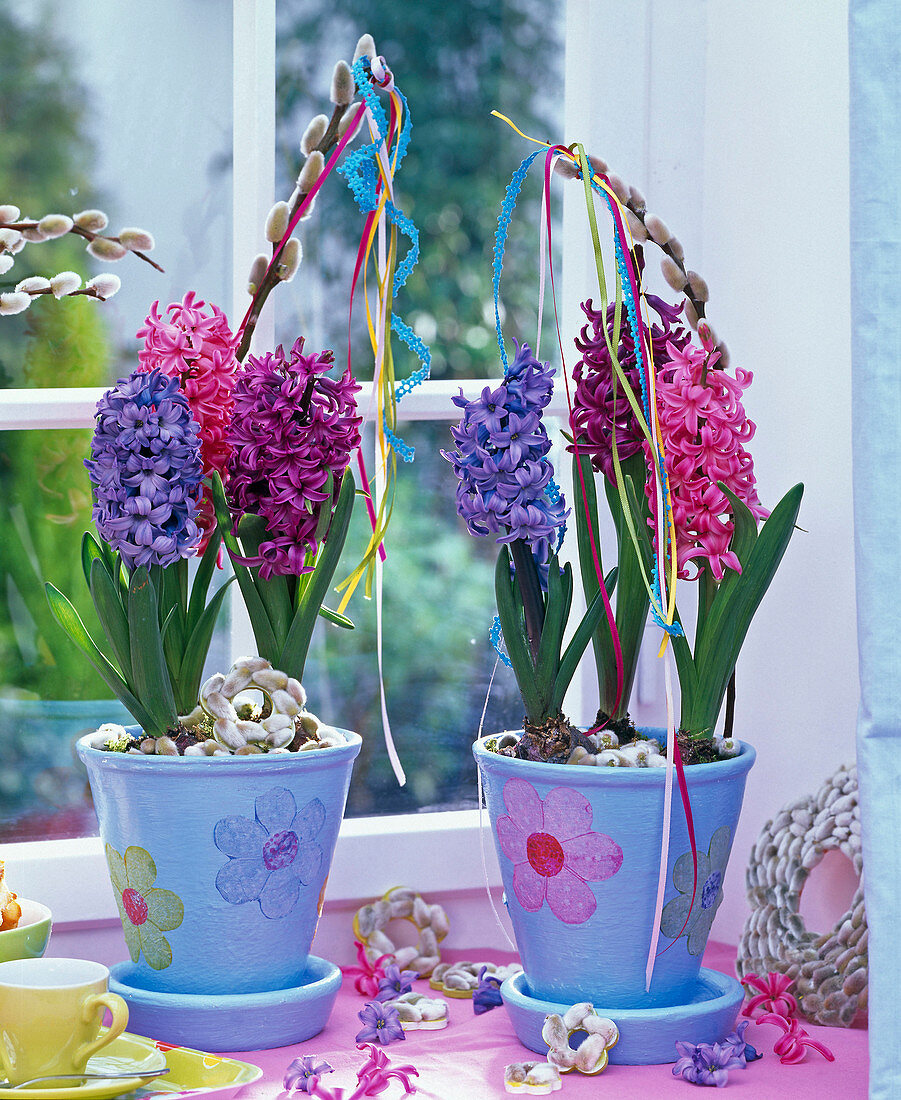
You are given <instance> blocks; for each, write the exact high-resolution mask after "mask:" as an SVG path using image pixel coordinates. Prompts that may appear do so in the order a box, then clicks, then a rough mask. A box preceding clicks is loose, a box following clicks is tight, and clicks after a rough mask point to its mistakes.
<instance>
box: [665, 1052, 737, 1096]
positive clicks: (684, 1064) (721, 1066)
mask: <svg viewBox="0 0 901 1100" xmlns="http://www.w3.org/2000/svg"><path fill="white" fill-rule="evenodd" d="M676 1052H677V1053H678V1055H679V1059H678V1061H677V1062H676V1064H675V1065H674V1066H673V1076H674V1077H682V1078H683V1079H684V1080H686V1081H690V1082H691V1083H692V1084H693V1085H716V1087H717V1088H722V1087H723V1086H724V1085H726V1084H727V1083H728V1081H729V1070H730V1069H744V1066H745V1060H744V1058H743V1057H742V1058H739V1057H737V1056H736V1053H735V1048H734V1047H733V1046H732V1045H731V1044H729V1043H698V1044H697V1045H695V1044H694V1043H683V1042H681V1041H677V1042H676Z"/></svg>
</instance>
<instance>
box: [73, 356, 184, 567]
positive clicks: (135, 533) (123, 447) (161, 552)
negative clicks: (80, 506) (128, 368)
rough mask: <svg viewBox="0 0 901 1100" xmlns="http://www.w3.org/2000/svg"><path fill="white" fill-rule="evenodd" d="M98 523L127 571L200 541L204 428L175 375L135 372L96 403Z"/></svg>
mask: <svg viewBox="0 0 901 1100" xmlns="http://www.w3.org/2000/svg"><path fill="white" fill-rule="evenodd" d="M96 420H97V424H96V427H95V428H94V438H93V440H92V441H91V457H90V459H88V460H87V461H86V462H85V466H86V467H87V469H88V473H89V474H90V477H91V482H92V483H93V486H94V522H95V523H96V525H97V532H98V534H99V535H100V537H101V538H102V539H103V540H104V541H105V542H106V543H108V544H109V545H110V546H111V547H112V548H113V549H114V550H118V551H119V553H120V554H121V555H122V560H123V561H124V562H125V564H126V566H127V567H128V568H129V569H134V568H135V566H139V565H147V566H150V565H171V564H172V563H173V562H176V561H178V560H179V559H180V558H185V557H188V556H189V555H190V554H192V553H193V552H194V551H195V550H196V549H197V545H198V543H199V541H200V529H199V527H198V526H197V522H196V517H197V508H198V500H199V496H200V492H201V479H202V477H203V462H202V459H201V454H200V432H199V428H198V426H197V423H196V421H195V420H194V418H193V417H192V415H191V410H190V408H189V406H188V402H187V398H186V397H185V396H184V394H183V393H182V390H181V386H180V384H179V381H178V379H177V378H169V377H167V376H166V375H165V374H163V372H162V371H160V370H158V369H157V370H152V371H150V372H147V371H143V370H136V371H134V373H132V374H131V375H129V377H128V378H120V379H119V381H118V382H117V383H116V384H115V386H113V387H112V388H111V389H109V390H107V392H106V393H105V394H104V395H103V397H101V399H100V401H99V402H98V404H97V415H96Z"/></svg>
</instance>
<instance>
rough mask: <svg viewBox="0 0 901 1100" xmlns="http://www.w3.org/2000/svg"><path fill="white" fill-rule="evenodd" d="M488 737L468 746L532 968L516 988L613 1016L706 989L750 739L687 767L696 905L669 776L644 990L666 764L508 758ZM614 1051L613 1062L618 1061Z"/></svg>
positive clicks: (689, 999)
mask: <svg viewBox="0 0 901 1100" xmlns="http://www.w3.org/2000/svg"><path fill="white" fill-rule="evenodd" d="M654 732H657V731H654ZM486 740H488V739H487V738H483V739H482V740H480V741H477V742H476V743H475V745H474V746H473V752H474V755H475V758H476V761H477V763H478V766H479V769H480V771H481V775H482V783H483V786H484V790H485V796H486V800H487V805H488V813H489V817H490V819H491V828H492V832H493V835H494V840H495V845H496V847H497V852H498V859H499V861H500V866H501V875H502V878H503V883H504V894H505V901H506V906H507V911H508V912H509V914H510V919H511V921H512V923H513V930H514V935H515V937H516V943H517V946H518V948H519V953H520V956H521V959H522V964H523V968H524V971H525V975H524V982H525V988H524V989H523V988H520V989H519V990H518V993H519V994H522V993H523V992H525V993H526V994H527V995H528V996H530V997H531V998H533V999H534V1002H535V1003H536V1004H538V1003H539V1002H552V1003H555V1004H562V1005H566V1006H569V1005H572V1004H576V1003H578V1002H580V1001H590V1002H591V1003H592V1004H594V1005H595V1007H596V1008H598V1010H599V1011H601V1010H603V1011H604V1013H606V1014H611V1012H612V1013H613V1015H614V1019H615V1018H616V1017H615V1010H617V1009H620V1010H632V1009H641V1010H651V1013H650V1014H651V1016H653V1012H654V1010H660V1012H661V1013H662V1014H663V1015H664V1016H665V1015H666V1013H667V1012H671V1011H672V1010H673V1009H676V1008H678V1007H679V1006H685V1005H688V1004H691V1003H693V1002H697V1000H698V998H699V996H702V997H703V996H706V994H703V993H699V991H700V990H702V988H703V982H701V980H700V978H699V970H700V963H701V956H702V955H703V952H704V947H705V946H706V942H707V935H708V933H709V931H710V925H711V923H712V921H713V917H714V914H715V913H716V910H717V908H718V907H719V904H720V902H721V901H722V880H723V875H724V872H725V868H726V861H727V860H728V857H729V852H730V850H731V847H732V839H733V837H734V835H735V827H736V825H737V823H738V817H739V813H740V810H741V803H742V798H743V795H744V787H745V779H746V776H747V773H748V771H749V769H750V768H751V765H752V764H753V763H754V759H755V755H756V754H755V752H754V750H753V748H751V746H750V745H746V744H742V746H741V752H740V754H739V755H738V756H736V757H734V758H732V759H730V760H721V761H718V762H716V763H714V764H696V765H693V766H691V767H689V768H687V769H686V771H685V775H686V781H687V784H688V792H689V798H690V802H691V811H692V817H693V820H694V830H695V841H696V846H697V853H698V877H697V892H696V896H695V900H694V904H693V906H692V907H691V912H690V914H689V902H690V900H691V893H692V882H693V871H692V858H691V849H690V844H689V839H688V830H687V826H686V820H685V814H684V812H683V808H682V802H681V799H680V797H679V792H678V785H677V784H676V783H675V782H674V783H673V802H672V827H671V832H670V847H669V856H668V861H667V871H666V893H665V895H664V907H663V916H662V919H661V922H660V938H659V943H658V947H657V951H658V957H657V959H656V963H655V966H654V974H653V979H652V981H651V985H650V989H649V990H647V991H646V990H645V967H646V964H647V957H648V948H649V945H650V942H651V934H652V923H653V919H654V908H655V901H656V895H657V879H658V874H659V866H660V845H661V836H662V820H663V792H664V778H665V769H663V768H603V767H578V766H569V765H565V764H542V763H535V762H532V761H527V760H514V759H510V758H509V757H504V756H498V755H497V754H495V753H492V752H489V751H488V750H487V749H486V748H485V741H486ZM686 918H687V920H686ZM738 992H739V995H738V999H737V1001H736V1002H735V1007H736V1008H737V1005H738V1003H740V1000H741V997H740V990H739V991H738ZM721 1007H722V1006H720V1008H721ZM733 1019H734V1016H733ZM539 1030H540V1029H539ZM724 1034H725V1033H724ZM682 1037H683V1038H686V1039H690V1036H689V1035H687V1034H686V1035H683V1036H682ZM719 1037H722V1036H719ZM521 1038H522V1035H521ZM705 1041H710V1040H709V1039H708V1040H705ZM615 1049H616V1048H614V1051H611V1061H616V1060H617V1059H616V1057H615ZM674 1059H675V1052H673V1053H672V1058H669V1060H674ZM648 1060H651V1061H653V1060H655V1059H654V1058H651V1059H648ZM659 1060H667V1058H666V1056H665V1057H664V1058H661V1059H659Z"/></svg>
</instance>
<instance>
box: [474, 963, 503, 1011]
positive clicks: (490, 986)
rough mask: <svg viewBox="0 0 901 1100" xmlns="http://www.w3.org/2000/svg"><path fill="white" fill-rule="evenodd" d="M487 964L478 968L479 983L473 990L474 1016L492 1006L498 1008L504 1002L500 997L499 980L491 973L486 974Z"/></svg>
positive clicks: (488, 1009) (489, 1009)
mask: <svg viewBox="0 0 901 1100" xmlns="http://www.w3.org/2000/svg"><path fill="white" fill-rule="evenodd" d="M487 970H488V967H487V966H483V967H482V968H481V970H479V984H478V985H477V986H476V988H475V989H474V990H473V994H472V1010H473V1012H474V1013H475V1014H476V1016H481V1015H482V1013H484V1012H490V1011H491V1009H492V1008H500V1006H501V1005H502V1004H503V1003H504V1002H503V1000H502V998H501V980H500V978H495V977H493V976H492V975H490V974H488V975H486V971H487Z"/></svg>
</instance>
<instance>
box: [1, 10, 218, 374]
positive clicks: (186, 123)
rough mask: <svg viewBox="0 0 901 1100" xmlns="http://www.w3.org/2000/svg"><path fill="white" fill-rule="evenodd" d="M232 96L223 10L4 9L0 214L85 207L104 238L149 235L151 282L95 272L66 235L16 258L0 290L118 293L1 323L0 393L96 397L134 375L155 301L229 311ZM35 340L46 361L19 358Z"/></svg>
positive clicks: (142, 273)
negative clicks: (110, 283)
mask: <svg viewBox="0 0 901 1100" xmlns="http://www.w3.org/2000/svg"><path fill="white" fill-rule="evenodd" d="M198 58H203V64H198ZM231 95H232V91H231V5H230V4H223V3H220V2H219V0H154V3H152V4H148V3H146V2H145V0H66V3H64V4H59V3H54V4H52V5H49V4H48V5H44V4H34V3H32V2H30V0H9V2H8V3H6V4H4V5H2V8H0V102H2V104H3V126H2V129H0V203H15V204H16V205H17V206H19V207H20V208H21V210H22V213H23V215H26V216H30V217H41V216H43V215H44V214H48V213H63V214H68V215H72V214H74V213H78V212H79V211H81V210H85V209H89V208H93V207H99V208H100V209H102V210H103V211H105V213H106V214H108V215H109V219H110V223H109V228H108V229H107V230H105V231H104V232H106V233H108V234H118V232H119V231H120V230H121V229H122V228H124V227H132V226H138V227H140V228H142V229H145V230H147V231H148V232H150V233H151V234H152V235H153V236H154V238H155V240H156V247H155V249H154V250H153V251H152V252H151V253H150V256H151V257H152V258H153V259H154V260H155V261H156V262H157V263H158V264H160V265H161V266H162V267H163V268H165V273H160V272H159V271H156V270H154V268H153V267H151V266H150V265H149V264H147V263H144V262H142V261H141V260H140V259H138V258H137V257H136V256H132V255H129V256H126V257H125V258H124V259H122V260H119V261H117V262H115V263H102V262H100V261H97V260H94V259H93V258H92V257H91V256H89V255H88V254H87V253H86V252H85V247H84V246H85V242H84V241H83V240H81V239H79V238H77V237H75V236H74V235H72V234H67V235H66V236H65V237H62V238H60V239H58V240H55V241H49V242H46V243H43V244H29V245H26V247H25V249H24V250H23V251H22V252H21V253H19V255H18V256H17V257H16V262H15V265H14V267H13V268H12V269H11V270H10V271H9V272H7V273H6V274H5V275H3V276H0V289H2V290H10V289H12V288H13V287H14V286H15V285H16V283H18V282H19V281H20V280H21V279H24V278H25V277H26V276H28V275H33V274H40V275H45V276H52V275H54V274H56V273H58V272H60V271H63V270H74V271H76V272H78V273H79V274H80V275H82V276H83V278H85V279H88V278H91V277H93V276H94V275H95V274H97V273H98V272H100V271H110V272H111V273H114V274H116V275H118V276H119V278H120V279H121V280H122V289H121V290H120V291H119V293H118V294H117V295H116V297H114V298H112V299H111V300H110V301H108V302H106V303H104V304H103V305H98V304H97V303H94V302H87V301H85V300H83V299H72V298H70V299H67V300H62V301H59V302H56V301H54V300H53V299H52V298H50V297H49V296H47V297H46V298H41V299H40V300H38V301H36V302H34V303H33V304H32V305H31V307H30V308H29V309H27V310H26V311H25V312H24V313H22V314H19V315H16V316H13V317H4V318H3V319H2V330H0V331H2V336H3V340H2V344H0V347H2V352H0V355H2V367H3V370H2V375H0V385H3V386H35V387H38V386H65V385H73V386H88V385H102V384H105V383H107V382H109V381H112V380H113V379H115V378H116V377H118V376H119V375H120V374H122V373H127V372H128V371H130V370H131V369H132V364H133V361H134V355H135V351H136V349H137V342H136V341H135V338H134V336H135V333H136V332H137V330H138V329H139V328H140V326H141V323H142V321H143V319H144V317H145V315H146V314H147V312H148V308H149V306H150V304H151V302H153V301H154V300H155V299H160V301H161V302H162V304H163V306H165V305H167V304H168V303H169V301H171V300H174V299H179V300H180V299H181V298H182V296H183V295H184V293H185V292H186V291H187V290H190V289H193V290H195V291H196V292H197V294H198V296H199V297H201V298H204V299H206V300H210V299H212V300H213V301H214V302H216V303H217V304H218V305H221V306H223V307H227V306H228V304H229V303H228V295H229V294H230V289H229V288H230V286H231V277H230V266H231V120H232V107H231V102H232V100H231ZM79 306H81V307H86V308H82V309H79V308H78V307H79ZM70 322H71V324H72V328H73V331H67V328H66V326H67V325H68V324H69V323H70ZM35 326H36V327H37V328H38V329H39V331H40V333H41V334H42V335H43V336H44V338H45V339H46V341H47V343H48V346H52V348H53V355H52V357H51V356H44V357H43V358H40V357H38V358H37V359H36V358H35V357H34V356H33V355H32V357H31V359H30V360H29V359H28V358H27V356H26V352H27V342H26V333H27V332H29V331H30V330H31V329H32V328H34V327H35Z"/></svg>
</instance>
